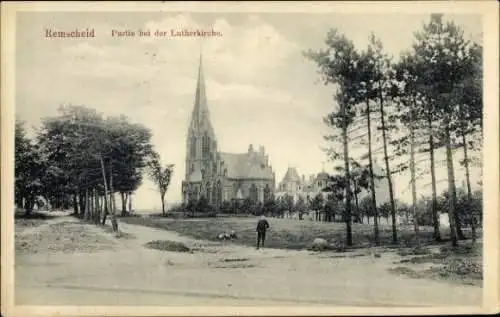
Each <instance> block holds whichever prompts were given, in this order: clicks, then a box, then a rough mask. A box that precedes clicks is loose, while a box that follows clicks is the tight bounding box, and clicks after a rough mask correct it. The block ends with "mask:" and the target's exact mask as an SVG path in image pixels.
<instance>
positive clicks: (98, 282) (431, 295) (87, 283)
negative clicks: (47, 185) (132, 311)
mask: <svg viewBox="0 0 500 317" xmlns="http://www.w3.org/2000/svg"><path fill="white" fill-rule="evenodd" d="M56 219H57V220H53V222H58V221H59V222H62V221H75V222H76V221H78V220H76V219H74V218H71V217H67V216H66V217H60V218H56ZM51 221H52V220H51ZM47 229H48V226H39V227H37V228H33V230H38V231H40V230H47ZM120 229H121V230H122V231H123V232H126V233H127V234H129V235H131V236H132V237H128V238H126V239H125V238H121V239H115V238H114V237H113V236H112V234H110V233H106V232H104V231H103V229H102V228H98V227H95V226H89V230H91V231H92V233H93V234H95V235H106V236H107V237H109V238H111V239H112V240H113V241H114V245H113V250H102V251H100V252H95V253H62V252H53V253H38V254H18V255H16V272H15V278H16V281H15V284H16V294H15V295H16V304H17V305H23V304H30V305H93V306H94V305H134V306H140V305H161V306H168V305H183V306H184V305H212V306H214V305H246V306H248V305H274V306H276V305H294V304H296V305H342V306H347V305H360V306H386V305H389V306H447V305H460V306H467V305H481V297H482V289H481V288H479V287H474V286H466V285H464V286H462V285H454V284H448V283H445V282H441V281H432V280H423V279H411V278H407V277H402V276H397V275H393V274H391V273H389V272H388V271H387V269H388V268H389V267H392V266H394V265H393V264H392V262H393V261H394V260H395V259H396V256H395V255H392V254H389V253H385V254H383V255H382V257H381V258H373V257H371V256H360V257H344V258H339V257H338V254H333V253H322V254H317V253H312V252H309V251H292V250H277V249H263V250H255V249H254V248H250V247H245V246H238V245H234V244H231V243H230V242H227V243H214V242H208V241H198V240H193V239H191V238H188V237H184V236H180V235H179V234H177V233H175V232H171V231H166V230H161V229H154V228H148V227H143V226H138V225H131V224H125V223H120ZM153 240H172V241H179V242H184V243H185V244H187V245H188V246H190V247H191V248H193V249H194V252H193V253H179V252H165V251H158V250H152V249H148V248H145V247H144V244H145V243H147V242H150V241H153Z"/></svg>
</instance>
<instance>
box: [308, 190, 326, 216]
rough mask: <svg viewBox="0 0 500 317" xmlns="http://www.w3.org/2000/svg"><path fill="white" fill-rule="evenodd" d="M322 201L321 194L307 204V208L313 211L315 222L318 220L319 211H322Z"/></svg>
mask: <svg viewBox="0 0 500 317" xmlns="http://www.w3.org/2000/svg"><path fill="white" fill-rule="evenodd" d="M324 203H325V202H324V199H323V195H322V194H321V193H319V194H317V195H316V196H314V198H313V199H311V201H310V202H309V208H310V209H311V210H313V211H314V213H315V217H314V218H315V219H314V220H316V221H318V220H319V217H318V216H319V212H320V211H321V210H323V206H324Z"/></svg>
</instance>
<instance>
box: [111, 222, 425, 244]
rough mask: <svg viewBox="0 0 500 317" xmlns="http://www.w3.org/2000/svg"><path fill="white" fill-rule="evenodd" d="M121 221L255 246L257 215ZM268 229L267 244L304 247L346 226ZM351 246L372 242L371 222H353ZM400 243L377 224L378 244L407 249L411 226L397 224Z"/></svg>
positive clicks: (341, 237) (340, 239)
mask: <svg viewBox="0 0 500 317" xmlns="http://www.w3.org/2000/svg"><path fill="white" fill-rule="evenodd" d="M121 221H124V222H126V223H130V224H138V225H143V226H148V227H154V228H160V229H166V230H172V231H175V232H178V233H180V234H182V235H185V236H189V237H192V238H195V239H200V240H209V241H219V240H218V239H217V235H218V234H220V233H223V232H230V231H232V230H234V231H235V232H236V234H237V236H238V238H237V239H235V240H232V241H231V242H230V243H235V244H240V245H245V246H252V247H253V246H255V244H256V242H257V241H256V239H257V237H256V232H255V227H256V224H257V218H256V217H248V218H243V217H242V218H240V217H238V218H230V217H224V218H204V219H201V218H200V219H172V218H165V217H129V218H122V219H121ZM268 221H269V223H270V226H271V228H270V230H269V231H268V232H267V236H266V247H267V248H277V249H292V250H303V249H307V248H309V247H310V246H311V244H312V242H313V241H314V239H315V238H323V239H325V240H327V242H328V243H330V244H333V245H342V244H344V243H345V225H344V224H343V223H336V222H332V223H325V222H313V221H308V220H302V221H298V220H290V219H277V218H268ZM352 232H353V243H354V245H353V248H362V247H368V246H371V245H374V243H373V225H368V224H353V226H352ZM398 239H399V243H398V244H397V245H393V244H392V241H391V228H390V226H389V225H381V226H380V245H382V246H387V247H393V248H405V247H406V248H408V247H414V246H415V245H416V243H415V240H414V232H413V228H412V227H411V226H406V227H400V228H399V231H398ZM420 243H421V244H422V245H427V244H433V238H432V228H430V227H422V228H421V232H420Z"/></svg>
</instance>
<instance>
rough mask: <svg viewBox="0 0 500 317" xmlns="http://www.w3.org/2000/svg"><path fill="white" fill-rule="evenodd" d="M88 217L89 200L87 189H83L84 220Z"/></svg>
mask: <svg viewBox="0 0 500 317" xmlns="http://www.w3.org/2000/svg"><path fill="white" fill-rule="evenodd" d="M89 219H90V200H89V190H88V189H85V220H89Z"/></svg>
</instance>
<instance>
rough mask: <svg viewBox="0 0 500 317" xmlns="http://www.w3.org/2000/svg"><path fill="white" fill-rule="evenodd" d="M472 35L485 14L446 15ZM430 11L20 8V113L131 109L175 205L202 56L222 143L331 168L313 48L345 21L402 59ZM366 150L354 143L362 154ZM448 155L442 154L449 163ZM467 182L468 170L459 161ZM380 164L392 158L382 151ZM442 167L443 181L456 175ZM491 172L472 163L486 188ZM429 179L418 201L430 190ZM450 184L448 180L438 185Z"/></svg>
mask: <svg viewBox="0 0 500 317" xmlns="http://www.w3.org/2000/svg"><path fill="white" fill-rule="evenodd" d="M445 18H446V19H453V20H454V21H455V22H456V23H458V24H459V25H461V26H462V27H463V29H464V31H465V35H466V36H467V37H470V38H473V39H475V40H477V41H480V40H481V36H482V35H481V34H482V31H483V30H482V21H481V17H480V16H475V15H454V16H449V15H448V16H445ZM428 19H429V16H428V15H421V14H347V13H346V14H340V13H255V14H250V13H189V12H179V13H172V12H168V13H166V12H151V13H148V12H140V13H127V12H124V13H119V12H102V13H96V12H92V13H61V12H59V13H57V12H23V13H18V15H17V25H16V29H17V37H16V40H17V46H16V108H15V111H16V117H17V118H18V119H21V120H24V121H26V122H27V124H28V126H30V127H33V129H36V128H38V127H39V126H40V119H41V118H42V117H45V116H54V115H57V109H58V108H59V106H60V105H61V104H67V103H71V104H75V105H85V106H88V107H91V108H95V109H97V110H98V111H100V112H102V113H103V114H104V115H119V114H124V115H126V116H127V117H128V118H129V119H130V121H132V122H137V123H141V124H144V125H145V126H147V127H148V128H149V129H151V131H152V133H153V137H152V143H153V144H154V146H155V148H156V149H157V151H158V152H159V153H160V155H161V157H162V160H163V162H164V163H165V164H166V163H172V164H175V170H174V175H173V179H172V183H171V185H170V189H169V190H168V192H167V196H166V199H167V203H174V202H178V201H180V200H181V181H182V179H183V177H184V159H185V155H186V153H185V151H186V133H187V129H188V124H189V119H190V118H189V115H190V113H191V110H192V108H193V102H194V93H195V88H196V78H197V70H198V61H199V56H200V52H203V54H202V55H203V68H204V76H205V80H206V89H207V99H208V107H209V109H210V112H211V120H212V125H213V127H214V130H215V133H216V135H217V138H218V146H219V150H221V151H224V152H235V153H241V152H245V151H247V149H248V146H249V144H253V145H254V148H257V147H258V146H259V145H262V146H264V147H265V149H266V152H267V153H268V154H269V159H270V163H271V164H272V166H273V169H274V171H275V173H276V182H277V183H278V182H279V181H280V180H281V178H282V177H283V176H284V174H285V172H286V169H287V168H288V167H289V166H293V167H295V168H297V170H298V171H299V173H300V174H305V175H306V177H307V176H308V175H310V174H313V173H318V172H320V171H321V170H322V169H323V166H324V168H325V170H326V171H327V172H332V164H333V163H331V162H328V158H327V156H326V155H325V153H324V151H323V150H322V147H326V146H327V145H328V144H327V143H325V141H324V140H323V135H325V134H327V133H329V132H330V131H329V130H328V128H327V127H326V126H325V125H324V124H323V122H322V118H323V116H324V115H325V114H327V113H328V112H329V111H332V109H333V108H334V106H335V102H334V101H333V98H332V93H333V89H332V87H330V86H325V85H323V84H322V83H321V82H319V79H320V78H319V75H318V74H317V69H316V67H315V65H314V64H313V63H312V62H310V61H308V60H306V59H305V58H304V57H303V55H302V52H303V51H304V50H307V49H310V48H311V49H320V48H324V47H325V44H324V37H325V35H326V33H327V31H328V30H329V29H330V28H337V29H338V30H339V31H340V32H342V33H344V34H345V35H346V36H347V37H348V38H349V39H351V40H352V41H353V42H354V44H355V46H356V47H357V48H358V49H360V50H362V49H364V48H365V47H366V46H367V44H368V39H369V36H370V33H371V32H374V34H375V35H376V36H377V37H378V38H380V39H381V41H382V43H383V44H384V48H385V50H386V52H388V53H389V54H390V55H392V56H394V57H395V58H397V56H399V54H400V52H402V51H404V50H407V49H409V48H410V47H411V44H412V42H413V39H414V37H413V32H415V31H417V30H419V29H420V28H421V25H422V23H423V22H424V21H427V20H428ZM46 28H50V29H58V30H74V29H75V28H79V29H82V28H83V29H86V28H90V29H94V31H95V35H96V36H95V38H89V39H82V38H80V39H61V38H59V39H55V38H45V31H44V30H45V29H46ZM184 28H186V29H191V30H193V29H198V28H203V29H204V30H207V29H208V30H210V29H213V30H215V31H218V32H221V34H222V36H220V37H213V38H204V39H200V38H196V37H184V38H181V37H177V38H168V37H167V38H165V37H163V38H157V37H154V36H151V37H138V36H135V37H113V36H112V30H117V31H126V30H129V31H135V32H138V30H150V31H151V33H153V32H154V31H156V30H164V31H170V29H175V30H181V29H184ZM365 150H366V149H363V148H359V149H353V150H352V151H353V153H354V154H356V153H361V152H362V151H365ZM443 158H444V157H443V153H441V152H439V153H438V160H442V159H443ZM455 158H456V162H455V167H456V169H455V170H456V179H457V185H459V186H460V185H461V184H462V181H463V175H464V172H463V170H462V168H461V167H460V166H459V164H458V160H459V159H461V158H462V154H461V152H456V155H455ZM377 164H379V165H381V166H382V165H383V162H382V160H381V156H378V158H377ZM442 166H443V165H441V167H439V169H438V172H437V176H438V179H439V180H445V179H446V170H445V169H444V168H443V167H442ZM480 173H481V171H480V169H479V168H473V169H472V171H471V177H472V180H473V183H474V184H475V183H476V182H477V180H479V179H480ZM428 178H429V177H426V176H424V178H423V179H422V180H420V181H419V182H418V183H417V186H418V188H419V190H418V192H419V196H420V195H427V194H428V193H429V191H430V186H427V183H428ZM408 181H409V175H408V174H407V173H401V174H400V175H396V176H395V177H394V183H395V185H394V187H395V191H396V197H397V198H398V199H400V200H403V201H409V199H410V191H409V188H408ZM445 186H446V182H445V181H442V182H440V183H439V184H438V191H442V190H444V189H445ZM133 203H134V207H135V209H154V208H159V207H160V206H161V201H160V198H159V195H158V193H157V192H156V190H155V186H154V184H153V183H151V182H150V181H149V180H148V179H147V178H146V177H145V180H144V182H143V185H141V187H140V188H139V189H138V190H137V192H136V194H135V196H134V199H133Z"/></svg>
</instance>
